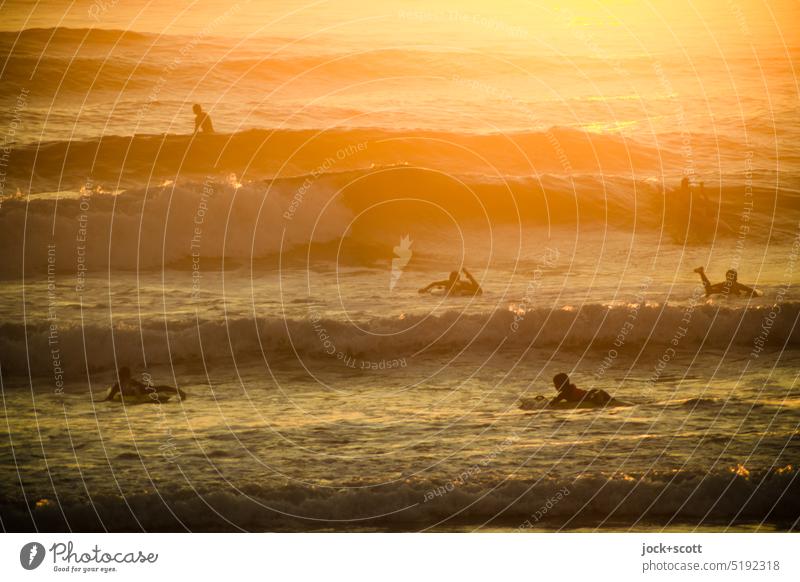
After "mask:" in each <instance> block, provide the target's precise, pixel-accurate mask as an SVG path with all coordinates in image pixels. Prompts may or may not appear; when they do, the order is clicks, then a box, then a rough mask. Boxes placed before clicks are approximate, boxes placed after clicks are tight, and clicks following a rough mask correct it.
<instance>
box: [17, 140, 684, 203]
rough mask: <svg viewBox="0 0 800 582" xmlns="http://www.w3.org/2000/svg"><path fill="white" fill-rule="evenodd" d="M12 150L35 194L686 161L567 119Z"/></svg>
mask: <svg viewBox="0 0 800 582" xmlns="http://www.w3.org/2000/svg"><path fill="white" fill-rule="evenodd" d="M10 158H11V161H12V162H13V163H10V164H9V168H8V172H9V180H14V179H17V180H20V181H22V183H24V184H26V185H27V184H30V183H31V181H33V182H34V190H33V192H37V191H42V190H53V189H54V188H53V187H52V186H53V185H55V184H61V185H62V186H61V188H60V189H67V188H68V187H69V186H70V185H74V184H76V183H81V182H83V181H86V180H87V179H89V178H94V179H102V180H115V181H118V180H122V181H123V182H125V181H126V180H127V181H130V182H132V183H138V184H140V185H141V184H142V182H146V181H147V179H148V177H151V176H155V177H163V176H166V177H170V178H175V177H176V176H178V177H192V176H197V175H205V174H208V173H212V172H235V173H237V174H239V175H247V176H254V177H258V176H264V175H267V176H279V177H280V176H283V175H285V174H287V173H289V174H298V173H311V172H313V171H315V170H317V169H319V168H320V166H323V165H324V164H325V162H327V161H329V160H333V162H332V166H334V168H335V169H336V170H339V171H341V170H343V169H352V168H354V167H364V166H366V167H371V166H372V165H376V166H384V165H394V164H409V165H417V166H421V167H424V168H429V167H430V168H436V169H440V170H442V171H446V172H451V173H461V172H465V171H468V170H473V171H474V169H475V168H477V169H478V171H483V172H485V173H487V174H496V175H498V176H504V175H508V174H511V175H531V174H534V173H538V172H556V173H561V174H570V173H573V172H583V173H592V174H598V175H599V174H603V173H612V174H614V173H618V172H622V173H625V174H629V173H630V171H631V169H632V168H635V167H638V166H642V167H644V166H648V167H652V166H653V164H654V163H655V162H661V163H666V164H670V163H672V162H677V161H679V159H680V158H679V156H678V155H676V154H675V155H673V154H670V153H668V152H658V151H656V150H654V149H653V148H651V147H648V146H644V145H640V144H638V143H637V142H636V141H634V140H631V139H625V138H622V137H619V136H613V135H600V134H593V133H589V132H584V131H579V130H574V129H568V128H560V127H554V128H551V129H549V130H546V131H531V132H523V133H497V134H470V133H452V132H443V131H402V132H401V131H392V130H380V129H347V130H343V129H339V130H330V131H318V130H305V131H303V130H248V131H243V132H240V133H235V134H228V135H223V134H217V135H211V136H205V135H203V136H198V137H193V136H191V135H166V134H165V135H135V136H107V137H102V138H98V139H90V140H83V141H72V142H68V141H57V142H43V143H41V144H35V145H20V146H18V147H16V148H15V149H14V150H13V151H12V152H11V154H10ZM488 160H491V162H489V161H488ZM358 162H361V165H357V164H358ZM323 169H325V168H324V166H323ZM32 179H33V180H32ZM25 190H26V191H27V187H26V188H25Z"/></svg>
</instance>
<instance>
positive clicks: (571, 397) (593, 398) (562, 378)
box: [550, 372, 614, 406]
mask: <svg viewBox="0 0 800 582" xmlns="http://www.w3.org/2000/svg"><path fill="white" fill-rule="evenodd" d="M553 385H554V386H555V388H556V390H557V391H558V395H557V396H556V397H555V398H553V399H552V400H551V401H550V404H551V405H553V404H558V403H559V402H576V403H589V402H591V403H592V404H596V405H598V406H606V405H608V404H611V403H612V402H614V398H613V397H612V396H611V395H610V394H609V393H608V392H606V391H605V390H595V389H594V388H592V389H591V390H588V391H587V390H581V389H580V388H578V387H577V386H575V384H572V383H571V382H570V381H569V376H567V375H566V374H564V373H563V372H562V373H561V374H556V375H555V376H554V377H553Z"/></svg>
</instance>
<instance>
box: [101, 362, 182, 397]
mask: <svg viewBox="0 0 800 582" xmlns="http://www.w3.org/2000/svg"><path fill="white" fill-rule="evenodd" d="M173 395H178V396H179V397H180V399H181V400H185V399H186V393H185V392H184V391H183V390H181V389H180V388H175V387H173V386H153V385H152V384H143V383H142V382H139V381H138V380H136V379H134V378H131V370H130V368H128V367H127V366H123V367H122V368H120V369H119V370H118V371H117V382H115V383H114V385H113V386H111V388H109V389H108V392H106V396H105V398H101V399H99V400H95V402H108V401H109V400H114V398H117V397H119V399H120V400H124V399H125V398H129V399H131V400H139V401H141V400H145V399H147V398H149V399H151V400H152V401H153V402H159V401H162V400H163V401H166V400H169V399H170V398H171V397H172V396H173Z"/></svg>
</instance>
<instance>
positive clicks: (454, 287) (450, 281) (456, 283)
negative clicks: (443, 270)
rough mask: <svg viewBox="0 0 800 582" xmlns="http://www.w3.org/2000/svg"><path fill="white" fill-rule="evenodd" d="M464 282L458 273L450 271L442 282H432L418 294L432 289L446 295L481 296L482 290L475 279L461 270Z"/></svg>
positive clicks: (464, 270) (467, 272)
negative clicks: (439, 290)
mask: <svg viewBox="0 0 800 582" xmlns="http://www.w3.org/2000/svg"><path fill="white" fill-rule="evenodd" d="M461 270H462V271H463V272H464V275H465V276H466V277H467V278H466V280H464V279H461V277H460V276H459V273H458V271H452V272H451V273H450V276H449V277H448V278H447V279H446V280H444V281H434V282H433V283H431V284H430V285H428V286H427V287H423V288H422V289H420V290H419V292H420V293H428V292H430V291H431V290H433V289H444V291H445V293H446V294H447V295H483V289H481V286H480V285H479V284H478V282H477V281H476V280H475V277H473V276H472V274H471V273H470V272H469V271H467V270H466V269H461Z"/></svg>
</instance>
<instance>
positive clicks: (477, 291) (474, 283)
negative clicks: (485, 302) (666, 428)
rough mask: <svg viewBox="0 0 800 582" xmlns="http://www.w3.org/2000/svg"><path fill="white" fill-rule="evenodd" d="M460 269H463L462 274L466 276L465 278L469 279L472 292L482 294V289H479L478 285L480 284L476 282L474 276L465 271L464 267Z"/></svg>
mask: <svg viewBox="0 0 800 582" xmlns="http://www.w3.org/2000/svg"><path fill="white" fill-rule="evenodd" d="M461 270H462V271H464V275H466V276H467V279H469V282H470V283H471V284H472V289H473V292H474V293H475V294H476V295H481V294H483V289H481V286H480V285H479V284H478V282H477V281H476V280H475V277H473V276H472V273H470V272H469V271H467V269H466V267H464V268H462V269H461Z"/></svg>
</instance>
